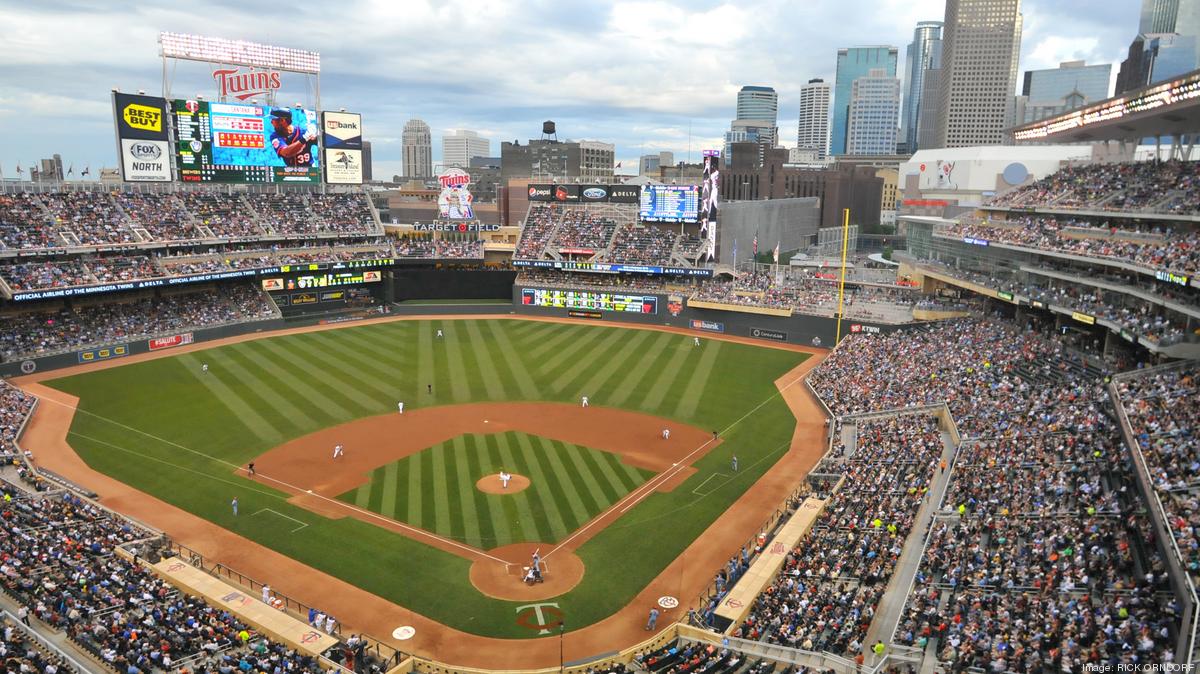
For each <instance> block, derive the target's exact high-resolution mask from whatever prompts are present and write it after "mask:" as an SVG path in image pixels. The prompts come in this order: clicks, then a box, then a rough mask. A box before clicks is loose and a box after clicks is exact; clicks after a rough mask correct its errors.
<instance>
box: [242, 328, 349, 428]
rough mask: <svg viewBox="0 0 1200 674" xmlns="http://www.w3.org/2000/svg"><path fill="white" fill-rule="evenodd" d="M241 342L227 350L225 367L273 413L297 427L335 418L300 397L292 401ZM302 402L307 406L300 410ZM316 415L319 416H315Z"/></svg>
mask: <svg viewBox="0 0 1200 674" xmlns="http://www.w3.org/2000/svg"><path fill="white" fill-rule="evenodd" d="M244 344H245V342H243V343H242V344H235V345H233V346H230V347H228V348H227V349H226V350H225V353H224V355H225V359H224V360H223V361H221V366H222V370H223V371H224V372H225V373H228V374H232V375H233V376H235V377H237V378H238V381H240V382H241V384H242V385H243V386H245V387H246V388H249V389H250V390H251V391H254V393H255V394H256V395H257V396H258V397H259V399H260V400H262V401H263V402H265V403H266V404H267V405H268V406H269V407H270V408H271V409H272V410H274V412H275V413H276V414H277V415H279V416H280V417H283V419H284V420H285V421H286V422H287V423H290V424H291V425H292V426H293V427H294V428H300V429H304V428H309V427H312V426H313V425H316V426H326V425H328V424H327V423H322V421H318V419H322V420H324V421H332V420H333V418H332V417H331V416H329V414H327V413H326V412H325V411H324V410H322V409H321V408H319V407H317V406H316V405H310V404H307V403H305V402H304V401H303V399H298V400H297V401H296V402H293V401H292V400H291V399H290V398H288V397H287V396H285V395H283V393H281V392H280V389H279V388H277V387H276V386H275V385H274V383H275V382H274V381H273V380H272V378H271V375H270V374H268V373H267V372H265V371H264V370H263V368H262V367H260V366H259V365H257V364H256V363H254V362H253V360H252V359H251V358H250V356H249V355H248V354H247V353H246V352H245V349H244V348H241V347H243V346H244ZM299 405H304V407H305V408H307V411H305V410H302V409H300V407H299ZM313 417H316V418H315V419H314V418H313Z"/></svg>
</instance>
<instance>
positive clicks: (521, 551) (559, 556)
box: [471, 484, 583, 601]
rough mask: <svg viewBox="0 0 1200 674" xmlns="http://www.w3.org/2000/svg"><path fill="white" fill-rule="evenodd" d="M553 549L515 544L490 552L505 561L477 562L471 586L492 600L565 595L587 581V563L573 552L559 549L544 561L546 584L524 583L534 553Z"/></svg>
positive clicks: (472, 568)
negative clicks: (584, 566)
mask: <svg viewBox="0 0 1200 674" xmlns="http://www.w3.org/2000/svg"><path fill="white" fill-rule="evenodd" d="M509 488H510V489H511V488H512V485H511V484H510V485H509ZM553 547H554V546H551V545H547V544H545V543H513V544H512V545H505V546H501V547H499V548H493V549H491V550H488V551H487V553H488V554H489V555H491V556H492V557H495V558H497V559H502V560H504V561H503V562H498V561H496V560H495V559H486V558H481V559H477V560H475V562H474V563H472V564H471V584H472V585H474V586H475V589H476V590H479V591H480V592H482V593H484V594H486V595H487V596H489V597H493V598H495V599H507V600H509V601H526V600H531V601H532V600H540V599H549V598H550V597H557V596H558V595H560V594H564V593H566V592H568V591H569V590H571V588H573V587H575V586H576V585H578V584H579V581H581V580H583V560H582V559H580V558H579V556H578V555H576V554H575V553H574V552H571V551H570V550H566V549H558V550H555V551H554V554H551V555H549V556H548V557H543V559H542V562H541V567H542V582H540V583H533V584H529V583H526V582H525V581H524V580H522V578H524V576H525V573H526V572H527V571H528V569H529V565H530V563H531V562H532V561H533V551H534V550H538V549H540V550H541V554H542V555H543V556H544V555H547V554H548V553H549V551H550V550H551V549H552V548H553Z"/></svg>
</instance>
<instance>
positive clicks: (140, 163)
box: [113, 91, 172, 183]
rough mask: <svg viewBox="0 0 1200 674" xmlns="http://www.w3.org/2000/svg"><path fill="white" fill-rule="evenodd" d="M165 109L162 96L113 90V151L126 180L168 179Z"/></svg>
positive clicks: (169, 178)
mask: <svg viewBox="0 0 1200 674" xmlns="http://www.w3.org/2000/svg"><path fill="white" fill-rule="evenodd" d="M166 109H167V101H166V99H164V98H159V97H156V96H140V95H134V94H122V93H120V92H116V91H114V92H113V120H114V122H115V124H116V131H117V153H118V154H119V155H120V157H121V178H122V179H123V180H125V181H126V182H137V183H166V182H171V160H172V159H171V157H172V155H171V145H170V142H169V141H168V137H167V121H166Z"/></svg>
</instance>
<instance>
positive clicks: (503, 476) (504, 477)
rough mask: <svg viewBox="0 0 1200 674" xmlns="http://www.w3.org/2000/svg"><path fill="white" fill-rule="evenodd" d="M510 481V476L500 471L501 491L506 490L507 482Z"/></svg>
mask: <svg viewBox="0 0 1200 674" xmlns="http://www.w3.org/2000/svg"><path fill="white" fill-rule="evenodd" d="M511 479H512V475H509V474H508V473H506V472H504V471H500V486H501V488H502V489H508V481H509V480H511Z"/></svg>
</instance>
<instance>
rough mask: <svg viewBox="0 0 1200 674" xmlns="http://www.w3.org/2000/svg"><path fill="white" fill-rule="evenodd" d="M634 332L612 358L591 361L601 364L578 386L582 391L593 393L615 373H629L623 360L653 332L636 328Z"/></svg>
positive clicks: (634, 351) (630, 355)
mask: <svg viewBox="0 0 1200 674" xmlns="http://www.w3.org/2000/svg"><path fill="white" fill-rule="evenodd" d="M634 332H636V333H637V334H636V335H634V337H633V338H632V339H630V340H628V341H626V342H625V346H623V347H621V350H620V351H618V352H617V353H616V355H614V356H613V357H612V358H609V359H607V360H595V361H593V362H596V363H601V364H602V365H601V366H600V367H598V368H597V369H596V372H595V374H593V375H592V377H591V379H588V380H587V381H586V382H584V383H583V386H582V387H580V391H583V392H584V394H585V395H586V394H590V395H595V392H596V391H599V390H600V387H602V386H604V384H605V383H606V382H607V381H608V380H609V379H611V378H612V376H613V375H615V374H616V373H618V372H623V373H625V374H629V373H630V372H629V370H628V369H627V368H626V367H625V361H626V360H629V358H630V357H632V356H633V354H635V353H637V350H638V349H639V348H641V346H642V342H644V341H646V339H647V338H649V337H650V335H651V334H653V333H651V332H650V331H649V330H636V331H634Z"/></svg>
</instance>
